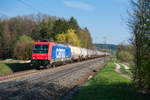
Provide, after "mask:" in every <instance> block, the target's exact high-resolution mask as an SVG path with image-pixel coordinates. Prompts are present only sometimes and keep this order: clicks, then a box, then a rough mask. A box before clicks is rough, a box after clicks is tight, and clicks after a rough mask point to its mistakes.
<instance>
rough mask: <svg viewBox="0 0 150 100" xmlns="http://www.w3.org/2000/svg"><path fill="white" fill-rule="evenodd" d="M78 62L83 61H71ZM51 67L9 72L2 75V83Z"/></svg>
mask: <svg viewBox="0 0 150 100" xmlns="http://www.w3.org/2000/svg"><path fill="white" fill-rule="evenodd" d="M89 61H90V60H89ZM78 63H81V62H76V63H71V64H69V65H73V64H78ZM62 66H64V65H61V66H56V67H55V68H57V67H62ZM51 69H53V68H52V67H51V68H49V69H42V70H37V69H32V70H26V71H21V72H15V73H13V74H9V75H2V76H0V83H2V82H8V81H12V80H14V79H17V78H23V77H27V76H29V75H32V74H36V73H40V72H43V71H46V70H51Z"/></svg>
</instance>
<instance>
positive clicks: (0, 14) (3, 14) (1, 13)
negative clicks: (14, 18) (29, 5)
mask: <svg viewBox="0 0 150 100" xmlns="http://www.w3.org/2000/svg"><path fill="white" fill-rule="evenodd" d="M0 16H5V17H10V16H8V15H7V14H5V13H3V12H1V11H0Z"/></svg>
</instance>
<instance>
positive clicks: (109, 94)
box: [73, 61, 150, 100]
mask: <svg viewBox="0 0 150 100" xmlns="http://www.w3.org/2000/svg"><path fill="white" fill-rule="evenodd" d="M114 69H115V65H114V64H113V61H110V62H108V64H107V66H106V67H104V68H103V69H102V70H101V71H99V72H98V73H97V74H96V75H95V76H94V77H93V78H92V79H91V80H89V81H88V82H86V83H85V84H84V85H83V86H82V87H81V88H80V90H79V92H78V93H77V94H76V95H75V96H74V97H73V100H150V96H147V95H144V94H141V93H138V92H137V91H136V89H135V88H134V87H133V86H132V85H131V80H128V79H126V78H124V77H122V76H120V75H119V74H118V73H116V72H115V71H114Z"/></svg>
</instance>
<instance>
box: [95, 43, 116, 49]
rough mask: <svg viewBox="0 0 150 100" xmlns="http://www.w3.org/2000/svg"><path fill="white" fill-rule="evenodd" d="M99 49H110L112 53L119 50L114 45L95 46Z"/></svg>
mask: <svg viewBox="0 0 150 100" xmlns="http://www.w3.org/2000/svg"><path fill="white" fill-rule="evenodd" d="M94 45H96V47H97V48H98V49H110V50H112V51H116V50H117V45H114V44H94Z"/></svg>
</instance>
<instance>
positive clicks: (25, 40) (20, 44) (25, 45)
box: [13, 35, 34, 60]
mask: <svg viewBox="0 0 150 100" xmlns="http://www.w3.org/2000/svg"><path fill="white" fill-rule="evenodd" d="M33 42H34V41H33V40H32V38H30V37H28V36H26V35H23V36H20V37H19V40H17V41H16V44H15V47H14V53H13V58H15V59H22V60H28V59H30V57H31V53H32V44H33Z"/></svg>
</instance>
